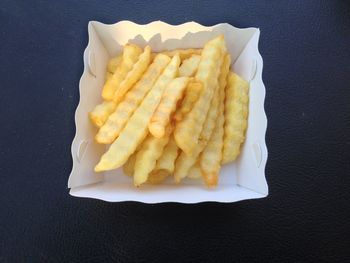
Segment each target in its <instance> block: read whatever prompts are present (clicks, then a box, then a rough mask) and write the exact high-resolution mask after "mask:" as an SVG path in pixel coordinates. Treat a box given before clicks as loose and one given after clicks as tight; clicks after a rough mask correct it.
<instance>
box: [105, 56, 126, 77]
mask: <svg viewBox="0 0 350 263" xmlns="http://www.w3.org/2000/svg"><path fill="white" fill-rule="evenodd" d="M122 59H123V56H122V55H119V56H116V57H113V58H111V59H110V60H109V61H108V64H107V72H109V73H111V74H112V75H113V73H114V72H115V71H116V70H117V68H118V66H119V65H120V63H121V62H122Z"/></svg>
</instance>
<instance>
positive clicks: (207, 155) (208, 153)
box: [199, 56, 230, 187]
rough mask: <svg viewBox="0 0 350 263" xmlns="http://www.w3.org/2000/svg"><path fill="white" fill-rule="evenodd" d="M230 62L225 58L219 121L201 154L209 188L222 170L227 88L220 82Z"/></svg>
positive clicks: (222, 71) (202, 166) (200, 162)
mask: <svg viewBox="0 0 350 263" xmlns="http://www.w3.org/2000/svg"><path fill="white" fill-rule="evenodd" d="M229 62H230V57H229V56H225V60H224V63H223V64H222V67H221V72H220V76H219V111H218V116H217V121H216V125H215V128H214V131H213V132H212V134H211V137H210V140H209V141H208V143H207V145H206V146H205V148H204V150H203V152H202V153H201V156H200V161H199V164H200V167H201V171H202V175H203V178H204V181H205V183H206V185H207V186H208V187H212V186H216V185H217V184H218V181H219V172H220V169H221V160H222V151H223V146H224V122H225V115H224V107H225V105H224V102H225V86H226V83H225V82H226V81H221V82H220V80H221V79H226V77H227V74H228V71H229V65H230V63H229Z"/></svg>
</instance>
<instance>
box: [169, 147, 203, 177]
mask: <svg viewBox="0 0 350 263" xmlns="http://www.w3.org/2000/svg"><path fill="white" fill-rule="evenodd" d="M204 147H205V143H204V142H201V141H200V142H199V143H198V145H197V147H196V148H195V149H194V150H193V152H192V155H187V154H186V153H185V152H181V153H180V155H179V156H178V157H177V159H176V161H175V170H174V179H175V182H176V183H180V181H181V180H182V179H184V178H185V177H186V176H188V174H189V171H190V169H191V167H192V166H193V165H194V164H195V163H196V161H197V159H198V157H199V155H200V153H201V151H202V150H203V148H204Z"/></svg>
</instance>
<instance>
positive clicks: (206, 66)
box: [174, 36, 226, 155]
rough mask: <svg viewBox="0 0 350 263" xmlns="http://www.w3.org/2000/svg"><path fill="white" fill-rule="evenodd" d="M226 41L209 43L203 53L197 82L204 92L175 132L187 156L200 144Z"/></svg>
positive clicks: (218, 40)
mask: <svg viewBox="0 0 350 263" xmlns="http://www.w3.org/2000/svg"><path fill="white" fill-rule="evenodd" d="M225 50H226V48H225V41H224V37H223V36H219V37H216V38H214V39H213V40H211V41H209V42H208V43H207V44H206V45H205V46H204V49H203V51H202V59H201V61H200V63H199V66H198V70H197V73H196V80H199V81H201V82H202V84H203V91H202V92H201V95H200V97H199V98H198V100H197V101H196V103H195V104H194V106H193V108H192V110H191V111H190V112H189V113H188V114H186V115H185V116H184V118H183V120H181V121H180V122H178V123H177V126H176V128H175V131H174V135H175V140H176V143H177V145H178V146H179V147H180V148H181V149H182V150H183V151H184V152H185V153H186V154H187V155H191V154H192V153H193V151H194V149H195V148H196V145H197V143H198V139H199V135H200V133H201V130H202V128H203V124H204V122H205V118H206V115H207V113H208V110H209V106H210V103H208V101H211V99H212V97H213V93H214V87H215V83H216V82H217V78H218V73H219V72H218V70H216V69H218V68H219V69H220V67H221V64H220V62H221V63H222V58H223V55H224V52H225Z"/></svg>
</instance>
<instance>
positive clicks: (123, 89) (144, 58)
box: [113, 46, 151, 103]
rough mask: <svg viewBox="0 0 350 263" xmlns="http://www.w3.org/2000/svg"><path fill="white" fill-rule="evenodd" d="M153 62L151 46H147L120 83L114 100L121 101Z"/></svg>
mask: <svg viewBox="0 0 350 263" xmlns="http://www.w3.org/2000/svg"><path fill="white" fill-rule="evenodd" d="M150 62H151V47H150V46H146V47H145V49H144V51H143V53H142V54H141V55H140V56H139V59H138V61H137V62H136V63H135V64H134V66H133V67H132V69H131V70H130V71H129V72H128V74H127V75H126V77H125V79H124V80H123V81H122V82H121V83H120V86H119V88H118V89H117V90H116V91H115V93H114V99H113V100H114V102H116V103H118V102H120V101H121V100H122V99H123V97H124V95H125V93H127V92H128V90H129V89H130V88H131V87H132V86H133V85H134V84H135V83H136V82H137V81H138V80H139V79H140V78H141V76H142V74H143V73H144V72H145V70H146V69H147V67H148V65H149V63H150Z"/></svg>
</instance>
